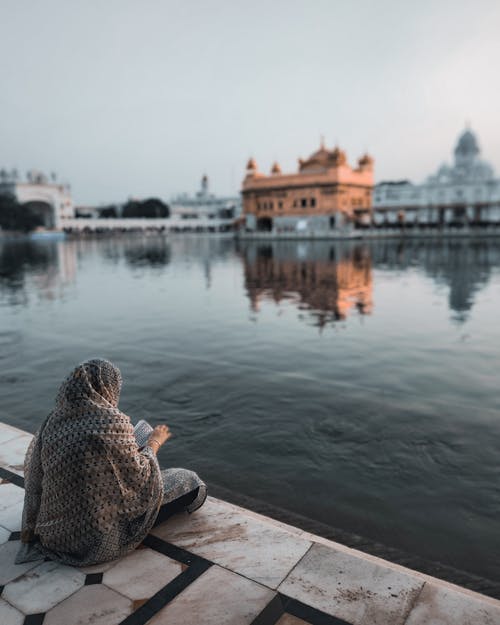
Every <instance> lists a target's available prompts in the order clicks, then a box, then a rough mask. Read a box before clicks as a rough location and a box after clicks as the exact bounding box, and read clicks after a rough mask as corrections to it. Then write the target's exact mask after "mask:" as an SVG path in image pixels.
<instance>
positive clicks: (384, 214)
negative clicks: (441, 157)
mask: <svg viewBox="0 0 500 625" xmlns="http://www.w3.org/2000/svg"><path fill="white" fill-rule="evenodd" d="M373 223H374V224H375V225H376V226H394V225H403V224H404V225H406V226H412V225H422V226H426V225H430V226H444V225H449V226H458V227H460V226H464V225H483V226H484V225H489V224H498V223H500V180H499V179H497V178H495V174H494V171H493V168H492V167H491V165H490V164H489V163H487V162H485V161H483V160H481V159H480V150H479V146H478V142H477V139H476V136H475V135H474V133H473V132H472V131H471V130H469V129H467V130H465V131H464V132H463V133H462V134H461V136H460V137H459V139H458V142H457V145H456V147H455V151H454V163H453V165H451V166H450V165H447V164H443V165H441V167H440V168H439V169H438V171H437V172H436V173H435V174H433V175H431V176H429V177H428V178H427V180H426V181H425V182H424V183H423V184H420V185H417V184H413V183H412V182H410V181H409V180H399V181H386V182H380V183H378V184H377V185H375V189H374V194H373Z"/></svg>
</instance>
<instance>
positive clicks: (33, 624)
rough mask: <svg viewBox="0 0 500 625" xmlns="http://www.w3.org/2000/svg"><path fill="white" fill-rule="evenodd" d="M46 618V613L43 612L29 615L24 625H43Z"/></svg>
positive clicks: (25, 618)
mask: <svg viewBox="0 0 500 625" xmlns="http://www.w3.org/2000/svg"><path fill="white" fill-rule="evenodd" d="M44 618H45V612H41V613H40V614H28V616H25V617H24V623H23V625H42V623H43V619H44Z"/></svg>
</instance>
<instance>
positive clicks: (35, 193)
mask: <svg viewBox="0 0 500 625" xmlns="http://www.w3.org/2000/svg"><path fill="white" fill-rule="evenodd" d="M0 193H6V194H9V195H13V196H14V197H15V198H16V199H17V201H18V202H19V204H22V205H23V206H28V207H29V208H30V209H31V210H32V211H33V212H35V213H37V214H38V215H39V216H40V217H41V218H42V221H43V226H44V228H46V229H49V230H54V229H55V230H58V229H61V228H63V227H64V225H65V222H66V220H68V219H71V218H73V217H74V216H75V207H74V204H73V199H72V197H71V190H70V187H69V185H67V184H61V183H57V182H56V176H55V174H52V175H51V177H50V179H49V177H48V176H46V175H45V174H43V173H42V172H39V171H37V170H30V171H29V172H28V173H27V176H26V180H22V179H21V178H20V176H19V174H18V173H17V171H16V170H13V171H12V172H7V171H6V170H5V169H2V170H1V171H0Z"/></svg>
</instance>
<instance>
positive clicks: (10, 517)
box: [0, 501, 24, 532]
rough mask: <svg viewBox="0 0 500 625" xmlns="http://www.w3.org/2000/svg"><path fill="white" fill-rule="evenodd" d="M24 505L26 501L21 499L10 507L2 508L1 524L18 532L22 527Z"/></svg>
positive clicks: (0, 514) (0, 513)
mask: <svg viewBox="0 0 500 625" xmlns="http://www.w3.org/2000/svg"><path fill="white" fill-rule="evenodd" d="M23 506H24V502H23V501H19V502H18V503H16V504H14V505H13V506H10V508H5V510H0V525H1V526H2V527H5V528H6V529H8V530H10V531H11V532H18V531H19V530H20V529H21V523H22V518H23Z"/></svg>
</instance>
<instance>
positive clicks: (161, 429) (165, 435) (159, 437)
mask: <svg viewBox="0 0 500 625" xmlns="http://www.w3.org/2000/svg"><path fill="white" fill-rule="evenodd" d="M171 436H172V432H171V431H170V430H169V428H168V425H157V426H155V428H154V430H153V431H152V432H151V435H150V437H149V439H148V446H149V447H151V449H152V450H153V451H154V452H155V453H156V452H157V451H158V449H160V447H161V446H162V445H163V443H165V442H166V441H168V439H169V438H171Z"/></svg>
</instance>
